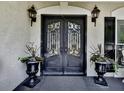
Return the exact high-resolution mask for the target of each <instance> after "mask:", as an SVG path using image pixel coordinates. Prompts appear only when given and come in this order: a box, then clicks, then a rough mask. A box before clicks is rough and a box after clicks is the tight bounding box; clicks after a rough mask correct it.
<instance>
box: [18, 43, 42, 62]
mask: <svg viewBox="0 0 124 93" xmlns="http://www.w3.org/2000/svg"><path fill="white" fill-rule="evenodd" d="M38 49H39V48H37V46H36V45H34V42H28V43H27V44H26V51H25V52H26V53H27V54H28V55H29V56H26V57H19V58H18V60H20V61H21V62H22V63H25V62H29V61H36V62H43V57H39V56H36V54H37V51H38Z"/></svg>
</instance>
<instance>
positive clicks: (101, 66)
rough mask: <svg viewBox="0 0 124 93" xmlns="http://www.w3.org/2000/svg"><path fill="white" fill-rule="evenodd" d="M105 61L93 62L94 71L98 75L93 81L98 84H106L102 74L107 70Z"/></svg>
mask: <svg viewBox="0 0 124 93" xmlns="http://www.w3.org/2000/svg"><path fill="white" fill-rule="evenodd" d="M106 66H107V64H106V62H96V63H95V71H96V73H97V75H98V77H94V82H95V83H96V84H99V85H103V86H108V84H107V82H106V80H105V79H104V77H103V76H104V74H105V73H106V72H107V69H106Z"/></svg>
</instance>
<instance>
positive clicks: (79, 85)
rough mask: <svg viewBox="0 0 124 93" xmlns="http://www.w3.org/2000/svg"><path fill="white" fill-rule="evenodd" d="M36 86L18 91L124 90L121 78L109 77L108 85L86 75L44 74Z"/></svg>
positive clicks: (21, 88)
mask: <svg viewBox="0 0 124 93" xmlns="http://www.w3.org/2000/svg"><path fill="white" fill-rule="evenodd" d="M40 78H41V82H40V83H39V84H37V85H36V86H35V87H34V88H27V87H25V86H20V87H19V88H17V89H16V90H17V91H124V83H122V79H121V78H112V77H107V78H106V81H107V82H108V86H107V87H105V86H100V85H97V84H95V83H94V80H93V77H85V76H42V77H40Z"/></svg>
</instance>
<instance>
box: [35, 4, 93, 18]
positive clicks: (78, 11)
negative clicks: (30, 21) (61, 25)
mask: <svg viewBox="0 0 124 93" xmlns="http://www.w3.org/2000/svg"><path fill="white" fill-rule="evenodd" d="M37 13H38V14H37V15H41V14H54V15H71V14H72V15H87V16H91V12H90V10H88V9H84V8H80V7H76V6H68V4H66V5H63V4H60V5H59V6H51V7H46V8H41V9H38V10H37Z"/></svg>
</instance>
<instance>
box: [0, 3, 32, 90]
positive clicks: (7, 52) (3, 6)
mask: <svg viewBox="0 0 124 93" xmlns="http://www.w3.org/2000/svg"><path fill="white" fill-rule="evenodd" d="M27 7H28V3H27V2H2V1H1V2H0V91H1V90H13V89H14V88H15V87H17V85H19V84H20V83H21V82H22V81H23V80H24V79H25V78H26V77H27V75H26V73H25V70H26V66H25V64H22V63H21V62H19V61H18V57H19V56H23V55H25V53H24V48H25V43H26V42H27V41H29V35H30V34H29V33H30V29H29V28H30V27H29V26H30V25H29V20H28V16H27Z"/></svg>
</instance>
